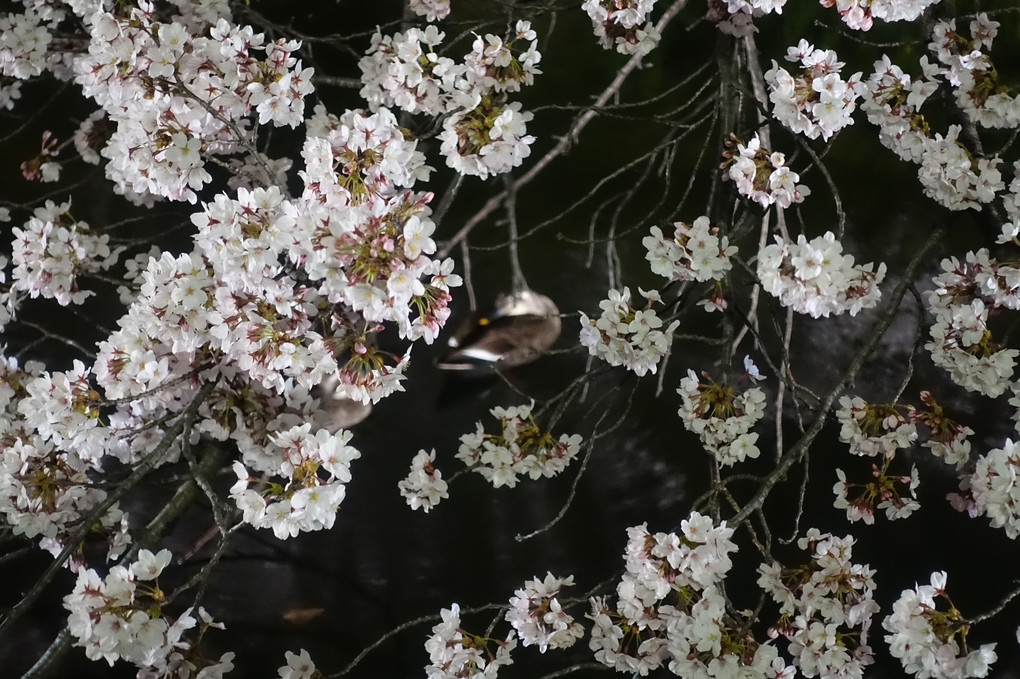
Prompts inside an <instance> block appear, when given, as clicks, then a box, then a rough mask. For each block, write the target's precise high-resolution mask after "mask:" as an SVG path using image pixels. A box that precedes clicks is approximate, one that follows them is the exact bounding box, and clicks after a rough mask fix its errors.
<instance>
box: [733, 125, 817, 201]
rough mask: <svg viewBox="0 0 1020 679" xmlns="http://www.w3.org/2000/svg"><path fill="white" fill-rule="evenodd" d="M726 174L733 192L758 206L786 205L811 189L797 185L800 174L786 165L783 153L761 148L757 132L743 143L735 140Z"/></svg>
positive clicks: (802, 199) (809, 193) (797, 199)
mask: <svg viewBox="0 0 1020 679" xmlns="http://www.w3.org/2000/svg"><path fill="white" fill-rule="evenodd" d="M736 151H737V153H736V155H733V154H732V153H731V154H730V155H731V156H732V162H731V164H730V166H729V170H728V172H727V176H728V177H729V178H730V179H732V180H733V182H734V183H735V184H736V185H737V191H738V192H739V193H740V195H742V196H747V197H748V198H750V199H751V200H753V201H754V202H756V203H758V204H759V205H761V206H762V207H768V206H769V205H772V204H775V205H778V206H779V207H783V208H786V207H790V206H791V205H793V204H794V203H801V202H803V201H804V198H806V197H807V196H809V195H811V190H810V189H809V188H808V187H806V186H804V185H803V184H798V183H797V182H799V181H800V175H799V174H797V173H796V172H794V171H793V170H791V169H790V168H789V166H787V165H786V156H784V155H783V154H782V153H779V152H778V151H776V152H770V151H769V150H768V149H766V148H763V147H762V145H761V140H760V139H759V138H758V135H757V133H755V135H754V137H753V138H752V139H751V140H750V141H749V142H747V145H746V146H745V145H744V144H741V143H737V148H736Z"/></svg>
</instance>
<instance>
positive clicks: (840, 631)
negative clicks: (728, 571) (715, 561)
mask: <svg viewBox="0 0 1020 679" xmlns="http://www.w3.org/2000/svg"><path fill="white" fill-rule="evenodd" d="M853 545H854V539H853V537H851V536H847V537H844V538H838V537H835V536H833V535H832V534H830V533H821V532H820V531H819V530H818V529H817V528H811V529H809V530H808V532H807V534H806V535H805V536H804V537H802V538H800V539H799V540H798V541H797V546H798V547H799V548H800V549H802V550H804V551H806V552H808V555H809V561H808V562H807V564H806V565H803V566H799V567H795V568H784V567H783V566H782V564H780V563H778V562H775V561H774V562H772V563H771V564H762V565H761V566H760V567H759V568H758V572H759V573H760V577H759V578H758V586H759V587H761V588H762V590H764V591H765V592H766V593H767V594H768V595H769V596H771V597H772V599H773V600H775V601H776V603H778V604H780V606H781V609H780V612H781V614H782V617H781V618H780V623H779V624H777V625H776V626H775V627H774V628H773V630H772V631H774V632H775V633H776V634H780V635H782V636H784V637H786V639H787V640H788V641H789V642H790V646H789V650H790V653H791V655H792V656H793V662H794V664H795V665H796V666H797V667H798V669H799V670H800V673H801V674H803V675H804V676H805V677H823V678H825V679H829V678H835V677H857V678H859V677H861V676H863V672H864V668H865V667H866V666H867V665H870V664H871V663H872V662H874V659H873V657H872V650H871V647H870V646H869V645H868V630H869V629H870V628H871V621H872V617H873V616H874V614H875V613H877V612H878V610H879V606H878V603H877V602H876V601H875V598H874V593H875V580H874V576H875V571H874V570H873V569H872V568H870V567H869V566H867V565H861V564H855V563H853V562H852V561H851V559H852V557H853Z"/></svg>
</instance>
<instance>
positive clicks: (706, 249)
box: [641, 217, 737, 282]
mask: <svg viewBox="0 0 1020 679" xmlns="http://www.w3.org/2000/svg"><path fill="white" fill-rule="evenodd" d="M673 227H674V229H673V235H672V237H669V238H667V237H666V236H665V235H664V234H663V233H662V229H660V228H659V227H657V226H653V227H652V228H651V235H650V236H645V237H644V238H643V239H642V240H641V244H642V245H644V246H645V249H646V250H648V253H647V254H646V255H645V259H647V260H648V261H649V262H650V263H651V266H652V272H653V273H657V274H659V275H660V276H663V277H664V278H668V279H669V280H671V281H698V282H704V281H709V280H713V279H718V278H720V277H722V276H723V274H725V273H726V272H727V271H729V270H730V268H732V266H733V265H732V264H731V263H730V257H732V256H733V255H735V254H736V253H737V248H736V246H735V245H730V243H729V240H728V239H727V238H726V236H718V235H716V233H717V232H718V229H712V228H711V226H710V225H709V221H708V217H698V218H697V219H695V220H694V223H693V224H691V225H687V224H685V223H683V222H676V223H675V224H673Z"/></svg>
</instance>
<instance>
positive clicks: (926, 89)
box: [861, 54, 938, 163]
mask: <svg viewBox="0 0 1020 679" xmlns="http://www.w3.org/2000/svg"><path fill="white" fill-rule="evenodd" d="M921 64H922V67H924V68H923V73H922V75H921V77H918V78H911V76H910V75H909V74H908V73H905V72H904V71H903V69H901V68H900V67H899V66H897V65H896V64H894V63H892V62H891V61H890V60H889V57H888V56H886V55H884V54H883V55H882V58H881V59H879V60H878V61H876V62H875V64H874V72H873V73H872V74H871V76H869V78H868V81H867V92H866V94H865V96H864V100H863V102H862V103H861V109H862V110H863V111H864V112H865V113H867V115H868V121H869V122H871V123H872V124H873V125H876V126H877V127H878V138H879V141H881V142H882V145H883V146H885V147H886V148H888V149H890V150H891V151H893V152H894V153H895V154H896V155H898V156H899V157H900V158H902V159H903V160H909V161H911V162H914V163H920V162H921V159H922V158H923V156H924V153H925V148H926V144H927V142H928V138H929V137H930V132H929V129H928V123H927V121H925V119H924V116H923V115H921V113H920V109H921V106H922V105H924V103H925V102H926V101H927V100H928V99H929V98H930V97H931V96H932V95H933V94H935V92H936V91H937V90H938V83H937V82H936V81H935V80H934V77H935V75H936V72H937V69H936V68H935V67H933V66H931V65H930V64H928V60H927V58H926V57H922V60H921Z"/></svg>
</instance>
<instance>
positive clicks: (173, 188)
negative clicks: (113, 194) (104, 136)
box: [75, 1, 313, 203]
mask: <svg viewBox="0 0 1020 679" xmlns="http://www.w3.org/2000/svg"><path fill="white" fill-rule="evenodd" d="M154 11H155V10H154V7H153V6H152V4H150V3H148V2H144V1H143V2H140V3H139V6H138V7H136V8H133V9H132V10H131V12H130V14H129V15H127V16H116V15H114V14H111V13H109V12H103V11H99V12H96V13H95V14H93V15H91V16H90V17H89V18H88V22H87V23H88V24H89V29H90V34H91V40H90V42H89V45H88V54H86V55H84V56H81V57H80V58H78V59H77V60H76V61H75V73H76V82H77V83H78V84H79V85H80V86H81V87H82V90H83V92H84V93H85V95H86V96H88V97H91V98H92V99H94V100H95V101H96V103H98V104H99V105H100V106H101V107H102V108H103V110H105V111H106V113H107V114H108V116H109V118H110V120H111V121H112V122H114V123H115V124H116V128H117V129H116V131H115V132H114V133H113V136H112V137H111V138H110V140H109V143H108V144H107V145H106V146H105V147H104V148H103V150H102V152H101V154H102V155H103V157H105V158H107V159H108V160H109V161H110V162H109V163H108V164H107V166H106V174H107V177H109V178H110V179H111V180H112V181H113V182H114V183H115V185H116V187H117V190H118V191H119V192H120V193H123V194H125V195H126V196H127V197H129V198H132V199H133V200H136V201H138V202H151V200H152V199H153V197H155V196H164V197H167V198H170V199H172V200H187V201H190V202H192V203H193V202H195V200H196V198H197V197H196V195H195V191H197V190H199V189H201V188H202V187H203V186H204V185H205V184H206V183H208V182H209V181H210V180H211V179H212V177H211V175H210V174H209V172H208V171H207V170H206V169H205V160H204V158H203V154H204V155H206V156H208V155H210V154H227V155H230V154H233V153H235V152H237V151H239V150H241V148H240V146H239V140H238V139H237V138H236V135H235V132H234V128H235V126H237V127H239V128H244V127H247V126H248V124H249V122H250V119H249V116H253V115H254V114H257V116H258V122H259V124H263V125H264V124H267V123H270V122H272V123H273V124H274V125H277V126H281V125H288V126H290V127H296V126H297V125H298V124H300V123H301V122H302V121H303V119H304V97H305V96H306V95H308V94H310V93H311V92H312V89H313V88H312V85H311V76H312V70H311V69H303V68H302V67H301V62H300V61H298V60H297V59H295V58H294V57H293V56H291V54H292V53H293V52H294V51H295V50H297V49H298V48H299V47H300V43H299V42H297V41H288V40H284V39H279V40H276V41H272V42H267V41H266V40H265V37H264V36H263V35H262V34H261V33H255V32H254V31H253V30H252V29H251V28H250V27H247V26H245V27H239V26H235V25H233V24H231V23H230V22H229V21H227V20H226V19H224V18H220V19H219V20H218V21H217V22H216V24H215V25H214V26H212V27H211V28H209V29H208V30H206V29H205V28H204V27H203V28H202V32H201V33H200V34H198V35H196V34H193V33H192V32H191V30H190V29H189V28H188V27H187V26H185V25H184V24H181V23H178V22H175V21H171V22H160V21H157V20H156V19H155V18H154ZM259 53H262V54H259Z"/></svg>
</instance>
